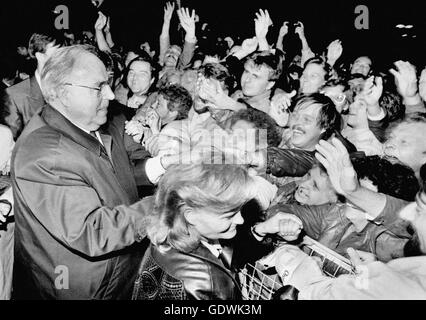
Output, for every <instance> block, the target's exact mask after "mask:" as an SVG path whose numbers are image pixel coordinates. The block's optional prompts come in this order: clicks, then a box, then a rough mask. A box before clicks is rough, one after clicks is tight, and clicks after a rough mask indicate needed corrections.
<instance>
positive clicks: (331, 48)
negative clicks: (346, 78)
mask: <svg viewBox="0 0 426 320" xmlns="http://www.w3.org/2000/svg"><path fill="white" fill-rule="evenodd" d="M342 52H343V46H342V42H341V41H340V40H334V41H333V42H331V43H330V44H329V45H328V48H327V61H328V62H329V63H330V64H331V65H334V63H335V62H336V61H337V59H339V58H340V56H341V55H342Z"/></svg>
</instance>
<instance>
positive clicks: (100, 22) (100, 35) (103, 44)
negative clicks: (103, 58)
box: [95, 12, 111, 52]
mask: <svg viewBox="0 0 426 320" xmlns="http://www.w3.org/2000/svg"><path fill="white" fill-rule="evenodd" d="M98 14H99V15H98V19H97V20H96V23H95V31H96V43H97V44H98V48H99V50H101V51H104V52H111V48H110V47H109V45H108V42H107V40H106V39H105V35H104V32H103V30H104V28H105V26H106V25H107V20H108V18H107V17H106V16H105V15H104V14H103V13H102V12H98Z"/></svg>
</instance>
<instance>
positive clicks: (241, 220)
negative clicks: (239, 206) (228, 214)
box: [232, 211, 244, 224]
mask: <svg viewBox="0 0 426 320" xmlns="http://www.w3.org/2000/svg"><path fill="white" fill-rule="evenodd" d="M232 222H233V223H234V224H243V223H244V218H243V216H242V215H241V212H240V211H238V213H237V214H236V215H235V216H234V218H233V219H232Z"/></svg>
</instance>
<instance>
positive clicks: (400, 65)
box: [389, 60, 418, 98]
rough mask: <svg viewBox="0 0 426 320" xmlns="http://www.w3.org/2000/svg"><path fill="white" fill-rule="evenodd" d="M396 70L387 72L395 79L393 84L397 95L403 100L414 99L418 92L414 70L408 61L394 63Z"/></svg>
mask: <svg viewBox="0 0 426 320" xmlns="http://www.w3.org/2000/svg"><path fill="white" fill-rule="evenodd" d="M394 65H395V66H396V68H397V70H395V69H390V70H389V72H390V73H392V74H393V76H394V77H395V84H396V87H397V89H398V92H399V94H400V95H401V96H402V97H403V98H410V97H414V96H415V95H416V94H417V92H418V87H417V76H416V68H415V67H414V66H413V65H412V64H411V63H409V62H408V61H401V60H399V61H397V62H395V63H394Z"/></svg>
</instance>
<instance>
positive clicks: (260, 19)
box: [254, 9, 272, 40]
mask: <svg viewBox="0 0 426 320" xmlns="http://www.w3.org/2000/svg"><path fill="white" fill-rule="evenodd" d="M254 22H255V31H256V37H257V38H258V39H259V40H260V39H264V38H266V35H267V34H268V29H269V27H270V26H271V25H272V20H271V18H270V17H269V13H268V10H265V11H263V10H262V9H260V10H259V12H258V13H256V19H254Z"/></svg>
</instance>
